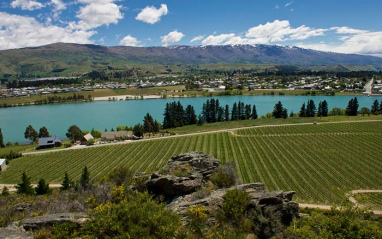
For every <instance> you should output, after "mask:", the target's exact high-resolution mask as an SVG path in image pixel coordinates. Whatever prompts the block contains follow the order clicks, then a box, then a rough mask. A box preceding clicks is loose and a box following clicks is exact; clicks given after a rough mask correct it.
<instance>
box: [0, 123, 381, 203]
mask: <svg viewBox="0 0 382 239" xmlns="http://www.w3.org/2000/svg"><path fill="white" fill-rule="evenodd" d="M381 139H382V122H381V121H380V122H358V123H334V124H317V125H313V124H309V125H293V126H267V127H257V128H250V129H243V130H238V131H235V132H222V133H210V134H200V135H194V136H184V137H179V138H168V139H159V140H152V141H142V142H134V143H129V144H124V145H110V146H104V147H94V148H91V147H90V148H86V149H80V150H69V151H61V152H51V153H46V154H40V155H28V156H24V157H22V158H19V159H15V160H13V161H12V162H11V164H10V165H9V167H8V169H7V170H6V171H4V172H2V173H1V175H0V182H1V183H17V182H19V180H20V175H21V174H22V172H24V171H25V172H26V173H27V175H28V176H31V177H32V181H33V182H37V181H38V180H39V179H40V178H44V179H45V180H47V181H50V182H52V183H53V182H56V183H60V182H61V181H62V178H63V176H64V173H65V172H68V173H69V175H70V176H71V177H72V178H74V179H78V178H79V176H80V174H81V171H82V169H83V167H84V166H85V165H87V166H88V168H89V171H90V173H91V177H93V178H94V177H95V178H101V177H103V176H105V175H106V174H107V173H108V172H110V170H111V169H112V168H115V167H118V166H120V165H127V166H129V167H130V168H131V169H132V170H133V171H135V172H139V171H146V172H152V171H154V170H156V169H158V168H159V167H161V166H163V165H164V164H165V163H166V162H167V160H169V159H170V157H171V156H173V155H176V154H179V153H183V152H188V151H203V152H205V153H208V154H211V155H213V156H214V157H216V158H217V159H220V160H221V161H222V162H223V163H224V162H226V161H232V162H234V164H235V166H236V169H237V171H238V174H239V177H240V179H241V180H242V181H243V182H263V183H264V184H265V185H266V187H267V189H268V190H277V189H280V190H294V191H296V192H297V199H298V200H299V201H304V202H315V203H326V204H328V203H339V202H341V201H342V200H344V199H345V198H346V197H345V194H346V193H347V192H349V191H351V190H354V189H382V147H381Z"/></svg>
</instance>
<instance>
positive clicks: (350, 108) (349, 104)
mask: <svg viewBox="0 0 382 239" xmlns="http://www.w3.org/2000/svg"><path fill="white" fill-rule="evenodd" d="M353 104H354V100H353V99H350V100H349V102H348V105H347V107H346V110H345V114H346V115H347V116H351V115H352V109H353Z"/></svg>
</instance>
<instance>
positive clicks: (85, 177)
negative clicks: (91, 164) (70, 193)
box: [80, 166, 90, 190]
mask: <svg viewBox="0 0 382 239" xmlns="http://www.w3.org/2000/svg"><path fill="white" fill-rule="evenodd" d="M80 186H81V188H82V189H84V190H87V189H88V188H89V186H90V173H89V171H88V167H86V166H85V168H84V169H83V170H82V174H81V178H80Z"/></svg>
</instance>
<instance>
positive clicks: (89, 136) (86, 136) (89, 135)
mask: <svg viewBox="0 0 382 239" xmlns="http://www.w3.org/2000/svg"><path fill="white" fill-rule="evenodd" d="M82 139H85V140H86V141H88V140H90V139H94V137H93V135H91V134H90V133H89V134H87V135H84V137H82Z"/></svg>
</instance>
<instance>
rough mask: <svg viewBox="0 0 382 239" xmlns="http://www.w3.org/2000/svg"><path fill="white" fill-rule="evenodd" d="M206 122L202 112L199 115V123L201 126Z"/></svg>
mask: <svg viewBox="0 0 382 239" xmlns="http://www.w3.org/2000/svg"><path fill="white" fill-rule="evenodd" d="M203 124H204V117H203V115H202V114H199V115H198V125H199V126H201V125H203Z"/></svg>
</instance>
